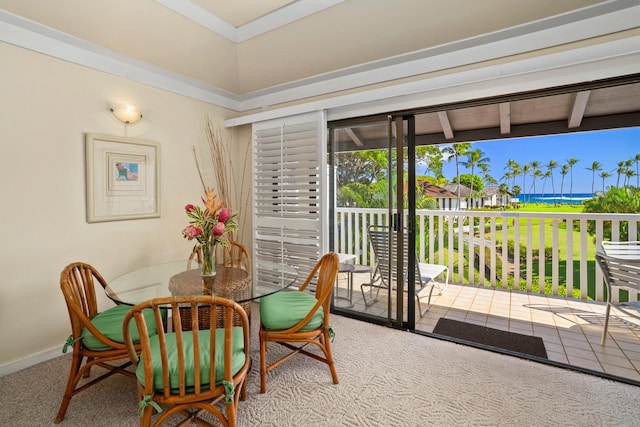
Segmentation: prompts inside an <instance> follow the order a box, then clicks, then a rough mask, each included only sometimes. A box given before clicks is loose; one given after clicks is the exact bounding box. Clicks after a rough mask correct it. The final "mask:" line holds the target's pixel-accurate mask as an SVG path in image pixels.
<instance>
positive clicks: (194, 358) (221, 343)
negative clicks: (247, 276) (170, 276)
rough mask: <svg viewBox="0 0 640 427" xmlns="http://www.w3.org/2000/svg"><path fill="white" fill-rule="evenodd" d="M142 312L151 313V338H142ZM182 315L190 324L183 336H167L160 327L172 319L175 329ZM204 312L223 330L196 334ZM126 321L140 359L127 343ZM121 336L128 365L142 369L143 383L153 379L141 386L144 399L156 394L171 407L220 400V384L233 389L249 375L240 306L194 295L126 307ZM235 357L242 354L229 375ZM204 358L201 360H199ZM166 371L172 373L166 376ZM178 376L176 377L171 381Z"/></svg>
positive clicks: (176, 333) (144, 325) (247, 334)
mask: <svg viewBox="0 0 640 427" xmlns="http://www.w3.org/2000/svg"><path fill="white" fill-rule="evenodd" d="M144 310H152V311H153V317H154V319H155V323H156V326H157V330H158V335H157V336H152V337H149V336H148V335H149V334H148V329H149V325H148V324H147V323H146V320H145V317H144V315H143V311H144ZM167 311H170V312H171V314H172V316H166V315H165V314H166V312H167ZM185 311H186V312H188V314H189V319H190V322H191V327H190V328H189V330H188V331H183V330H182V328H179V327H177V328H172V329H173V331H172V332H167V331H168V330H170V328H168V325H166V324H165V322H167V321H168V319H172V323H173V325H178V324H181V322H182V320H183V319H182V316H183V315H184V314H185ZM204 312H207V315H208V316H210V318H212V319H215V318H222V319H223V320H222V324H223V326H222V327H220V328H208V329H201V328H200V323H201V322H199V318H198V317H199V316H201V315H203V313H204ZM165 319H167V320H165ZM234 319H239V323H238V326H234ZM131 321H134V322H135V324H136V327H137V328H138V334H139V335H140V337H141V338H140V348H141V352H140V356H138V353H137V352H136V348H135V346H134V343H133V341H132V337H131V332H130V327H129V323H130V322H131ZM239 332H241V333H242V335H240V333H239ZM123 333H124V340H125V344H126V346H127V350H128V352H129V358H130V359H131V360H132V361H133V362H134V364H138V363H142V364H143V368H144V378H154V380H152V381H145V382H144V385H142V384H141V387H143V388H144V394H145V395H153V394H154V393H156V394H160V395H163V396H164V397H169V396H173V397H172V398H174V399H175V400H176V402H177V400H178V399H184V400H185V401H189V399H191V398H194V399H196V400H197V399H200V398H202V399H208V398H210V397H215V396H222V395H225V385H224V384H223V381H227V382H231V383H233V384H235V385H237V384H238V381H239V379H238V378H240V377H241V376H242V377H243V376H244V375H246V373H247V371H248V369H249V364H250V357H249V354H250V347H249V340H250V329H249V319H248V317H247V314H246V313H245V311H244V310H243V309H242V307H241V306H240V305H238V304H237V303H235V302H234V301H232V300H229V299H226V298H220V297H216V296H212V295H197V296H176V297H162V298H154V299H151V300H148V301H144V302H142V303H140V304H137V305H135V306H134V307H132V308H131V310H129V312H128V313H127V315H126V316H125V318H124V321H123ZM152 342H153V343H154V344H153V345H152ZM154 349H155V350H156V351H155V352H154V351H153V350H154ZM207 349H209V351H207ZM158 350H159V351H158ZM238 352H241V353H244V361H243V362H242V363H241V364H240V365H239V366H241V367H240V369H239V370H238V371H237V372H236V373H234V372H233V370H232V369H233V368H234V363H233V362H234V361H235V362H236V363H239V362H238V359H237V356H238ZM205 353H206V356H203V354H205ZM234 353H235V354H234ZM205 357H206V359H205ZM234 357H236V359H234ZM170 360H171V362H170ZM221 364H222V366H220V365H221ZM154 367H155V368H156V369H159V368H161V369H162V375H161V376H159V375H158V373H157V372H156V374H155V376H154V373H153V372H154ZM235 367H236V368H237V367H238V365H236V366H235ZM207 369H208V375H206V372H207V371H206V370H207ZM171 370H174V372H173V373H172V372H170V371H171ZM178 372H179V373H180V374H179V375H176V373H178ZM185 372H191V373H192V375H191V376H189V375H187V374H185ZM221 372H222V377H220V373H221ZM170 376H171V377H173V379H172V380H169V381H165V380H163V378H165V379H169V378H170ZM197 379H200V380H199V381H198V380H197ZM227 391H228V390H227ZM177 396H179V397H177ZM192 401H193V400H192Z"/></svg>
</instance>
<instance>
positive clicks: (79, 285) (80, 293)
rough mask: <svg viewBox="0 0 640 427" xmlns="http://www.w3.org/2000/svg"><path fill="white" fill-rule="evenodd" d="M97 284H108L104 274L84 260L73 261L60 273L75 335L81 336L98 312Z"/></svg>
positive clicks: (61, 286)
mask: <svg viewBox="0 0 640 427" xmlns="http://www.w3.org/2000/svg"><path fill="white" fill-rule="evenodd" d="M96 284H99V285H100V286H102V288H103V289H104V288H105V287H106V286H107V282H106V281H105V280H104V278H103V277H102V275H101V274H100V273H99V272H98V271H97V270H96V269H95V268H93V267H92V266H91V265H89V264H85V263H83V262H74V263H71V264H69V265H67V266H66V267H65V268H64V270H62V273H60V289H61V290H62V294H63V295H64V299H65V302H66V303H67V309H68V310H69V317H70V319H71V328H72V331H73V336H74V337H78V336H80V335H81V334H82V329H83V328H84V327H85V324H86V323H87V322H89V323H90V321H91V319H92V318H93V317H94V316H95V315H96V314H98V303H97V300H96Z"/></svg>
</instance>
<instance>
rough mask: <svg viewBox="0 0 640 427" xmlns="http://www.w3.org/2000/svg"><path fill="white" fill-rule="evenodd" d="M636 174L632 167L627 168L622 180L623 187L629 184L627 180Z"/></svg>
mask: <svg viewBox="0 0 640 427" xmlns="http://www.w3.org/2000/svg"><path fill="white" fill-rule="evenodd" d="M635 174H636V171H634V170H633V169H627V171H626V172H625V175H626V178H625V181H624V185H625V187H628V186H629V181H631V177H632V176H634V175H635Z"/></svg>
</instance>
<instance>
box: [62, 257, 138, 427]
mask: <svg viewBox="0 0 640 427" xmlns="http://www.w3.org/2000/svg"><path fill="white" fill-rule="evenodd" d="M98 284H99V285H100V286H102V288H103V289H104V288H105V287H106V286H107V282H106V281H105V280H104V278H103V277H102V275H101V274H100V273H99V272H98V271H97V270H96V269H95V268H93V267H92V266H91V265H89V264H86V263H83V262H75V263H72V264H69V265H67V266H66V267H65V269H64V270H63V271H62V273H61V274H60V289H61V290H62V294H63V295H64V299H65V301H66V303H67V309H68V311H69V318H70V320H71V331H72V333H71V337H70V341H68V342H67V344H65V350H66V347H67V345H73V356H72V359H71V370H70V372H69V379H68V381H67V387H66V389H65V391H64V395H63V398H62V403H61V404H60V409H58V414H57V415H56V418H55V423H56V424H57V423H59V422H61V421H62V420H63V419H64V416H65V413H66V412H67V408H68V407H69V403H70V402H71V398H72V397H73V396H75V395H76V394H78V393H80V392H81V391H83V390H85V389H87V388H89V387H91V386H92V385H94V384H96V383H98V382H100V381H102V380H103V379H105V378H108V377H110V376H111V375H113V374H115V373H120V374H124V375H127V376H129V377H132V378H135V374H133V373H132V372H129V371H127V370H125V368H126V367H127V366H129V365H131V362H125V363H121V364H117V365H113V364H111V363H107V362H113V361H116V360H122V359H125V358H127V355H128V353H127V348H126V346H125V345H124V343H120V342H115V341H112V340H110V339H109V338H107V337H106V336H104V335H103V334H102V333H101V332H100V331H99V330H98V329H97V328H96V327H95V326H94V325H93V324H92V323H91V319H93V318H94V317H95V316H96V315H97V314H98V305H97V301H96V286H97V285H98ZM84 328H87V329H88V330H89V331H90V332H91V333H92V334H93V336H94V337H96V338H97V339H98V340H100V342H102V343H103V344H105V345H107V346H109V347H111V350H105V351H93V350H89V349H88V348H86V347H85V346H84V345H83V343H82V339H81V337H82V331H83V329H84ZM139 348H140V346H134V349H135V350H136V351H138V350H139ZM63 351H64V350H63ZM84 358H86V363H85V364H84V365H83V364H82V362H83V360H84ZM94 365H98V366H101V367H103V368H105V369H107V372H106V373H104V374H102V375H100V376H98V377H96V378H94V379H93V380H91V381H90V382H88V383H85V384H83V385H81V386H78V383H79V382H80V380H81V378H83V377H84V378H87V377H89V376H90V374H91V367H93V366H94Z"/></svg>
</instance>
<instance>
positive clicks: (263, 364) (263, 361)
mask: <svg viewBox="0 0 640 427" xmlns="http://www.w3.org/2000/svg"><path fill="white" fill-rule="evenodd" d="M266 391H267V340H266V339H265V338H264V337H263V336H262V331H260V393H266Z"/></svg>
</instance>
